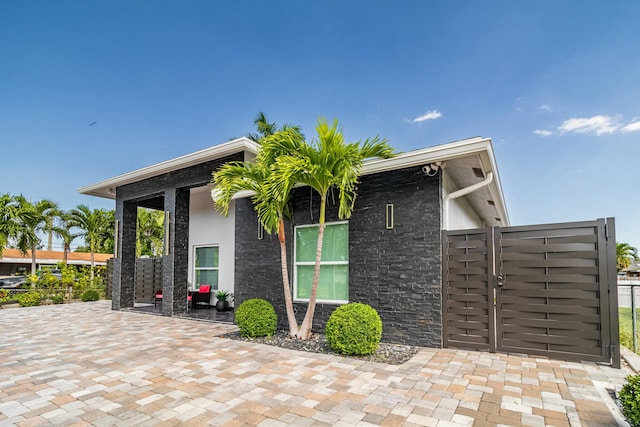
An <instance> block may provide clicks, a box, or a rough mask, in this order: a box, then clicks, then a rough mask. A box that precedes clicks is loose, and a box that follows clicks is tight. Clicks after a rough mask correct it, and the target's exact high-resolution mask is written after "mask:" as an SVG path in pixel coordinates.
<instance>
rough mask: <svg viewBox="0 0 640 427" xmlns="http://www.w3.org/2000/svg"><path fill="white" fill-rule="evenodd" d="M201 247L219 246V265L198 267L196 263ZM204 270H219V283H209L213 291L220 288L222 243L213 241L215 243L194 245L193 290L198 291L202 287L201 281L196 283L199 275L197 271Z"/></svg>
mask: <svg viewBox="0 0 640 427" xmlns="http://www.w3.org/2000/svg"><path fill="white" fill-rule="evenodd" d="M201 248H218V266H217V267H198V266H197V265H196V253H197V251H198V249H201ZM202 270H206V271H217V272H218V283H216V284H215V287H214V284H213V283H209V285H211V291H212V292H213V291H217V290H218V285H219V284H220V245H219V244H217V243H213V244H205V245H194V246H193V284H192V285H191V290H193V291H197V290H198V289H200V283H196V277H197V274H196V273H197V271H202Z"/></svg>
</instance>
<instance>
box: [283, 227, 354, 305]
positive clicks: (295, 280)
mask: <svg viewBox="0 0 640 427" xmlns="http://www.w3.org/2000/svg"><path fill="white" fill-rule="evenodd" d="M340 224H347V232H348V231H349V227H348V226H349V221H331V222H325V223H324V225H325V229H326V227H327V226H328V225H340ZM319 225H320V224H318V223H316V224H300V225H296V226H295V227H294V229H293V256H292V261H293V301H294V302H302V303H308V302H309V299H308V298H307V299H305V298H298V297H297V294H298V292H297V291H298V265H306V266H310V265H313V266H315V265H316V263H315V261H301V262H297V261H296V254H297V251H296V245H297V241H298V239H297V238H296V236H297V234H296V229H298V228H310V227H318V226H319ZM323 247H324V246H323ZM348 255H349V247H348V245H347V256H348ZM350 262H351V261H350V260H347V261H320V267H322V266H323V265H347V266H348V265H349V263H350ZM348 287H349V281H348V280H347V291H348ZM316 302H317V303H322V304H337V305H338V304H347V303H349V300H348V299H347V300H324V299H316Z"/></svg>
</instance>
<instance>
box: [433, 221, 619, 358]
mask: <svg viewBox="0 0 640 427" xmlns="http://www.w3.org/2000/svg"><path fill="white" fill-rule="evenodd" d="M607 233H608V236H607ZM607 237H608V239H607ZM442 245H443V246H442V248H443V250H442V254H443V341H444V346H445V347H455V348H465V349H474V350H488V351H504V352H519V353H527V354H539V355H545V356H549V357H555V358H561V359H567V360H591V361H599V362H607V363H608V362H611V363H612V365H613V366H614V367H619V363H620V359H619V336H618V318H617V316H618V311H617V293H616V292H615V289H613V292H612V291H611V286H612V284H615V251H614V250H615V234H614V221H613V219H608V220H607V221H605V220H597V221H589V222H576V223H565V224H546V225H537V226H525V227H495V228H490V229H476V230H459V231H444V232H443V239H442Z"/></svg>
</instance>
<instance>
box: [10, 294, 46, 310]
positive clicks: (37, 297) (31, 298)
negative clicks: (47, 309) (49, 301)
mask: <svg viewBox="0 0 640 427" xmlns="http://www.w3.org/2000/svg"><path fill="white" fill-rule="evenodd" d="M16 299H17V300H18V303H19V304H20V307H34V306H37V305H40V304H41V303H42V294H41V293H40V292H38V291H29V292H25V293H23V294H20V295H18V297H17V298H16Z"/></svg>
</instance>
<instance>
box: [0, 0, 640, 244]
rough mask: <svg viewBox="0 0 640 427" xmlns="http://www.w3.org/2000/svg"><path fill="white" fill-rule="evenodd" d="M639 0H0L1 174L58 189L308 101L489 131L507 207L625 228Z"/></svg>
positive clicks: (352, 122)
mask: <svg viewBox="0 0 640 427" xmlns="http://www.w3.org/2000/svg"><path fill="white" fill-rule="evenodd" d="M638 22H640V2H637V1H618V2H596V1H588V0H587V1H577V0H576V1H560V0H558V1H556V0H554V1H529V2H525V1H519V2H514V1H384V2H382V1H320V2H308V1H290V2H284V1H269V2H264V1H260V2H258V1H255V2H250V1H233V2H214V1H181V2H178V1H156V0H154V1H108V2H105V1H101V2H98V1H79V0H78V1H64V0H58V1H55V2H51V1H29V2H21V1H11V0H0V147H2V159H3V161H2V164H1V165H0V192H2V193H5V192H10V193H13V194H19V193H22V194H24V195H25V196H26V197H27V198H29V199H32V200H39V199H42V198H51V199H53V200H55V201H56V202H58V203H59V204H60V205H61V207H62V208H63V209H71V208H73V207H75V206H76V205H77V204H80V203H83V204H87V205H89V206H91V207H95V208H100V207H105V208H113V207H114V204H113V202H112V201H109V200H103V199H98V198H93V197H89V196H83V195H80V194H78V193H77V192H76V189H77V188H79V187H81V186H84V185H88V184H93V183H95V182H98V181H101V180H103V179H106V178H110V177H112V176H115V175H118V174H121V173H125V172H128V171H131V170H134V169H138V168H140V167H144V166H148V165H150V164H153V163H157V162H160V161H163V160H167V159H170V158H174V157H177V156H180V155H183V154H187V153H190V152H193V151H196V150H199V149H202V148H205V147H209V146H212V145H215V144H219V143H221V142H224V141H227V140H228V139H230V138H233V137H238V136H242V135H245V134H246V133H247V132H250V131H253V124H252V120H253V118H254V117H255V115H256V113H257V112H259V111H264V112H265V113H266V114H267V116H268V118H269V119H271V120H273V121H276V122H278V123H281V124H282V123H290V124H297V125H300V126H302V127H303V130H304V131H305V133H306V135H307V136H308V137H311V136H313V134H314V130H313V129H314V125H315V123H316V120H317V118H318V117H321V116H323V117H327V118H329V119H332V118H337V119H339V120H340V122H341V124H342V126H343V128H344V131H345V134H346V136H347V138H348V139H350V140H357V139H361V138H366V137H368V136H374V135H380V136H382V137H385V138H387V139H388V140H389V141H390V143H391V144H392V145H393V146H394V147H396V148H397V149H398V150H399V151H408V150H412V149H417V148H422V147H428V146H432V145H437V144H442V143H446V142H450V141H455V140H459V139H464V138H467V137H472V136H478V135H479V136H484V137H491V138H492V139H493V142H494V148H495V151H496V157H497V160H498V167H499V173H500V177H501V180H502V184H503V189H504V193H505V198H506V201H507V206H508V209H509V213H510V217H511V222H512V224H514V225H523V224H535V223H547V222H562V221H575V220H589V219H595V218H599V217H609V216H614V217H616V221H617V223H616V225H617V237H618V240H619V241H626V242H628V243H630V244H632V245H634V246H637V247H640V227H638V223H637V218H638V215H639V214H640V198H638V197H637V190H636V188H637V186H638V165H639V163H640V162H639V160H640V103H639V102H638V101H639V100H640V96H639V95H640V55H639V54H638V41H639V40H640V38H639V32H638Z"/></svg>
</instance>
